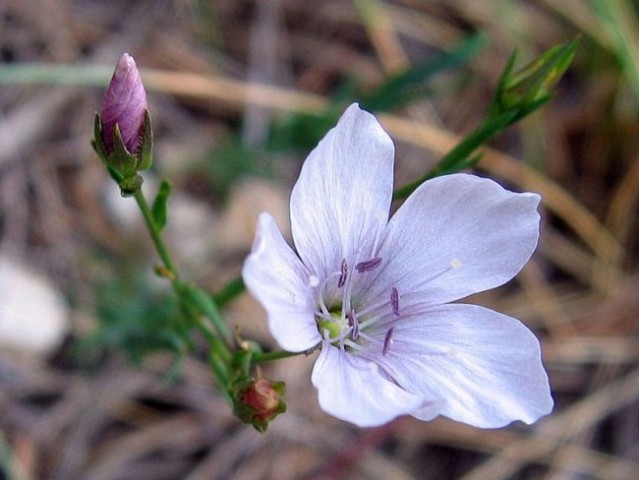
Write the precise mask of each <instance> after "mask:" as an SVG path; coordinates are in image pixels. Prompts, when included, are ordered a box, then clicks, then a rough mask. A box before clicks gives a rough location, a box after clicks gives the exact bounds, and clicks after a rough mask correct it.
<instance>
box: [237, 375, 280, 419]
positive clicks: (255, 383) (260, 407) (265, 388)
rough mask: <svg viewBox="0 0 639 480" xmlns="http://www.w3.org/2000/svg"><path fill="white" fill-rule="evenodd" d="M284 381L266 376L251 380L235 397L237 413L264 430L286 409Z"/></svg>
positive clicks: (241, 417)
mask: <svg viewBox="0 0 639 480" xmlns="http://www.w3.org/2000/svg"><path fill="white" fill-rule="evenodd" d="M285 388H286V387H285V385H284V382H271V381H270V380H266V379H264V378H260V379H257V380H251V381H250V382H249V383H248V385H246V386H245V387H244V388H242V389H240V390H239V392H238V395H237V398H236V399H235V415H237V416H238V417H239V418H240V419H241V420H242V421H244V422H246V423H250V424H251V425H253V426H254V427H255V428H256V429H257V430H258V431H260V432H264V431H265V430H266V428H267V427H268V424H269V422H270V421H271V420H273V419H274V418H275V417H276V416H277V415H279V414H280V413H283V412H284V411H285V410H286V403H284V400H283V397H284V392H285Z"/></svg>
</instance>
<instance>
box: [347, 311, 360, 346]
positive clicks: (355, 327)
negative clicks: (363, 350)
mask: <svg viewBox="0 0 639 480" xmlns="http://www.w3.org/2000/svg"><path fill="white" fill-rule="evenodd" d="M347 318H348V326H349V327H351V340H353V341H355V340H357V339H358V338H359V322H358V321H357V317H356V316H355V310H351V312H350V313H349V314H348V315H347Z"/></svg>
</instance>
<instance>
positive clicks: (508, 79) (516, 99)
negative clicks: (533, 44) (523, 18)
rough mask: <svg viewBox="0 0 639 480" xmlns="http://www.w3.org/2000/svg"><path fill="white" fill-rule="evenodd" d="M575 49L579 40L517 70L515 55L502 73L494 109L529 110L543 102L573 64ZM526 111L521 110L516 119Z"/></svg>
mask: <svg viewBox="0 0 639 480" xmlns="http://www.w3.org/2000/svg"><path fill="white" fill-rule="evenodd" d="M576 49H577V41H576V40H573V41H570V42H568V43H566V44H564V45H557V46H555V47H552V48H550V49H549V50H547V51H545V52H544V53H543V54H542V55H540V56H539V57H537V58H536V59H535V60H533V61H532V62H531V63H529V64H528V65H526V66H525V67H523V68H521V69H520V70H518V71H516V72H513V71H512V70H513V67H514V63H515V58H516V57H515V55H513V56H512V57H511V59H510V62H509V63H508V65H507V67H506V69H505V71H504V73H503V74H502V78H501V81H500V84H499V87H498V91H497V93H496V97H495V100H494V104H493V110H496V111H497V112H499V113H504V112H507V111H509V110H520V111H521V112H529V111H532V110H534V109H535V108H537V107H538V106H539V105H540V104H542V103H544V102H545V101H546V100H548V99H549V98H550V96H551V95H552V91H553V88H554V87H555V85H556V84H557V82H558V81H559V79H560V78H561V77H562V75H563V74H564V73H565V71H566V69H567V68H568V67H569V66H570V63H571V62H572V59H573V57H574V55H575V50H576ZM523 115H524V114H523V113H520V114H519V115H517V116H515V119H514V120H516V119H519V118H521V117H522V116H523Z"/></svg>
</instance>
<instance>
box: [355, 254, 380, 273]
mask: <svg viewBox="0 0 639 480" xmlns="http://www.w3.org/2000/svg"><path fill="white" fill-rule="evenodd" d="M381 263H382V258H381V257H375V258H371V259H370V260H366V261H364V262H359V263H358V264H357V265H355V270H357V272H358V273H364V272H370V271H371V270H373V269H375V268H377V267H379V265H380V264H381Z"/></svg>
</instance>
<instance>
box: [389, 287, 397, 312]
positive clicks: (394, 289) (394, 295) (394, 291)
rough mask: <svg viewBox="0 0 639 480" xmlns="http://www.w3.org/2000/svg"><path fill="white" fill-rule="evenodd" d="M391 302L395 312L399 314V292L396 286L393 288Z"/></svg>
mask: <svg viewBox="0 0 639 480" xmlns="http://www.w3.org/2000/svg"><path fill="white" fill-rule="evenodd" d="M390 303H391V308H392V309H393V313H394V314H395V315H397V316H399V292H398V291H397V289H396V288H395V287H392V288H391V294H390Z"/></svg>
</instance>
